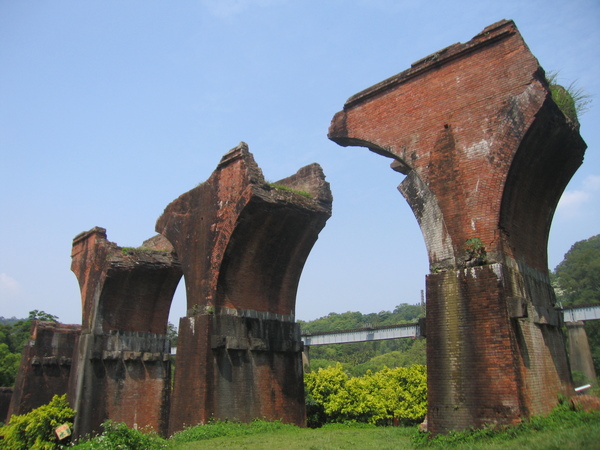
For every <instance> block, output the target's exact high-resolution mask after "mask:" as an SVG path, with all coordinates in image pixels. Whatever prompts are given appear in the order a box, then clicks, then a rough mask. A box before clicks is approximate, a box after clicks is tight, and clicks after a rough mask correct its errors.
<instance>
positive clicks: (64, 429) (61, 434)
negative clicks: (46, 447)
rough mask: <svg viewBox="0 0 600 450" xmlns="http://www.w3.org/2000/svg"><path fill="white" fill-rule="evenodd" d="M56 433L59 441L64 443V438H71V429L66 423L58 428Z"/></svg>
mask: <svg viewBox="0 0 600 450" xmlns="http://www.w3.org/2000/svg"><path fill="white" fill-rule="evenodd" d="M54 432H55V433H56V436H58V440H59V441H62V440H63V439H64V438H66V437H69V436H71V428H69V425H68V424H66V423H65V424H64V425H61V426H60V427H58V428H56V429H55V430H54Z"/></svg>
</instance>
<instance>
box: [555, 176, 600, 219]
mask: <svg viewBox="0 0 600 450" xmlns="http://www.w3.org/2000/svg"><path fill="white" fill-rule="evenodd" d="M598 193H600V175H590V176H588V177H586V178H585V179H584V180H583V182H582V186H581V189H574V190H567V191H565V192H564V194H563V196H562V197H561V199H560V202H559V203H558V207H557V210H556V213H557V215H559V216H560V217H562V218H568V219H570V218H575V217H581V215H582V214H583V213H584V212H585V208H586V206H587V205H588V204H589V203H590V202H591V201H592V200H593V199H594V198H595V197H597V195H598Z"/></svg>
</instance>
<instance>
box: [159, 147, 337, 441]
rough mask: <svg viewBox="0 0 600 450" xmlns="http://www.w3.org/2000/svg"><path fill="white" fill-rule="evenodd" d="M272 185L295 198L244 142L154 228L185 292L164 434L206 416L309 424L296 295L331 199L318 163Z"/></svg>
mask: <svg viewBox="0 0 600 450" xmlns="http://www.w3.org/2000/svg"><path fill="white" fill-rule="evenodd" d="M275 185H279V186H285V187H286V188H287V189H292V190H284V189H280V188H277V187H275V186H274V185H269V184H268V183H266V182H265V180H264V178H263V175H262V172H261V170H260V169H259V167H258V166H257V165H256V163H255V162H254V159H253V157H252V154H251V153H250V152H249V151H248V148H247V145H246V144H244V143H242V144H240V145H239V146H238V147H236V148H234V149H232V150H231V151H230V152H228V153H227V154H226V155H225V156H223V158H222V159H221V162H220V163H219V165H218V167H217V169H216V170H215V171H214V172H213V174H212V175H211V177H210V178H209V179H208V180H207V181H206V182H204V183H202V184H200V185H199V186H198V187H196V188H195V189H192V190H191V191H189V192H187V193H185V194H183V195H181V196H180V197H179V198H178V199H176V200H175V201H173V202H172V203H171V204H170V205H169V206H168V207H167V208H166V210H165V212H164V213H163V215H162V216H161V217H160V218H159V219H158V221H157V224H156V230H157V231H158V232H160V233H162V234H163V235H164V236H165V237H167V239H169V241H170V242H171V243H172V244H173V246H174V247H175V250H176V251H177V254H178V256H179V260H180V261H181V266H182V269H183V273H184V277H185V283H186V290H187V308H188V309H187V317H184V318H182V319H181V321H180V326H179V342H178V347H177V367H176V370H175V385H174V390H173V396H172V404H171V417H170V426H169V432H170V433H173V432H175V431H177V430H180V429H182V428H183V427H184V426H185V425H194V424H197V423H206V421H208V420H209V419H210V418H218V419H227V418H228V419H234V418H235V419H239V420H243V421H249V420H252V419H253V418H257V417H260V418H262V417H264V418H267V419H282V420H283V421H284V422H289V423H296V424H298V425H304V424H305V420H306V413H305V407H304V388H303V380H302V377H303V373H302V342H301V340H300V330H299V327H298V325H297V324H296V323H295V319H294V315H295V308H296V291H297V287H298V282H299V279H300V275H301V272H302V268H303V267H304V263H305V261H306V258H307V257H308V254H309V252H310V250H311V248H312V246H313V245H314V243H315V241H316V240H317V237H318V234H319V232H320V231H321V229H322V228H323V227H324V226H325V222H326V221H327V219H328V218H329V217H330V215H331V203H332V197H331V192H330V190H329V183H327V182H325V177H324V175H323V172H322V170H321V168H320V167H319V166H318V165H317V164H312V165H310V166H306V167H304V168H302V169H300V170H299V171H298V173H296V174H295V175H293V176H291V177H289V178H286V179H283V180H280V181H278V182H277V183H275ZM295 190H302V191H306V192H307V193H308V194H309V196H308V197H310V198H307V196H303V195H300V194H299V193H297V192H294V191H295Z"/></svg>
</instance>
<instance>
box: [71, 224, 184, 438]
mask: <svg viewBox="0 0 600 450" xmlns="http://www.w3.org/2000/svg"><path fill="white" fill-rule="evenodd" d="M71 269H72V270H73V272H74V273H75V275H77V279H78V280H79V286H80V288H81V297H82V310H83V317H82V330H81V337H80V339H79V346H78V350H77V351H76V352H75V357H74V360H75V361H74V366H73V370H72V371H71V379H70V381H69V400H70V403H71V405H72V407H73V408H74V409H75V410H76V411H77V414H76V416H75V424H74V428H75V434H76V435H78V436H84V435H86V434H90V433H92V432H97V431H99V430H100V425H101V424H102V422H104V421H105V420H107V419H110V420H113V421H115V422H124V423H126V424H127V425H128V426H129V427H140V428H143V427H146V426H149V427H152V428H153V429H154V430H156V431H157V432H161V433H163V434H166V432H167V427H168V419H169V399H170V397H169V395H170V391H171V361H170V355H171V348H170V345H169V341H168V339H167V336H166V333H167V324H168V318H169V309H170V307H171V301H172V300H173V295H174V293H175V289H176V288H177V284H178V283H179V280H180V279H181V267H180V265H179V262H178V261H177V256H176V255H175V254H174V253H173V247H172V246H171V245H170V244H169V242H168V241H167V240H166V239H165V238H163V237H162V236H157V237H155V238H152V239H149V240H148V241H146V242H144V244H142V246H141V247H140V248H135V249H134V248H122V247H118V246H117V245H116V244H114V243H112V242H109V241H108V240H107V238H106V230H105V229H103V228H98V227H96V228H93V229H92V230H90V231H88V232H86V233H82V234H80V235H79V236H77V237H76V238H75V239H74V240H73V250H72V264H71Z"/></svg>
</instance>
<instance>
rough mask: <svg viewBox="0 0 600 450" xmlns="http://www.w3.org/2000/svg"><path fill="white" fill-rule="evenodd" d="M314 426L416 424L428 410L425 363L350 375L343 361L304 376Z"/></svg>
mask: <svg viewBox="0 0 600 450" xmlns="http://www.w3.org/2000/svg"><path fill="white" fill-rule="evenodd" d="M305 384H306V393H307V408H308V411H307V412H308V416H309V419H310V420H311V421H313V422H312V423H311V425H313V426H314V425H318V424H315V423H314V421H315V419H318V420H320V424H322V423H325V422H346V421H356V422H366V423H373V424H380V425H385V424H391V422H392V420H394V419H396V420H399V421H401V422H402V423H404V424H407V425H408V424H412V423H417V422H419V421H421V420H423V418H424V417H425V414H426V412H427V375H426V373H425V366H421V365H414V366H411V367H397V368H395V369H389V368H387V367H384V368H383V369H382V370H381V371H379V372H377V373H372V372H370V371H367V373H366V374H365V375H363V376H361V377H353V378H351V377H349V376H348V375H347V374H346V373H345V372H344V370H343V368H342V366H341V365H340V364H338V365H336V366H335V367H329V368H326V369H320V370H319V371H318V372H311V373H308V374H306V376H305Z"/></svg>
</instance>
